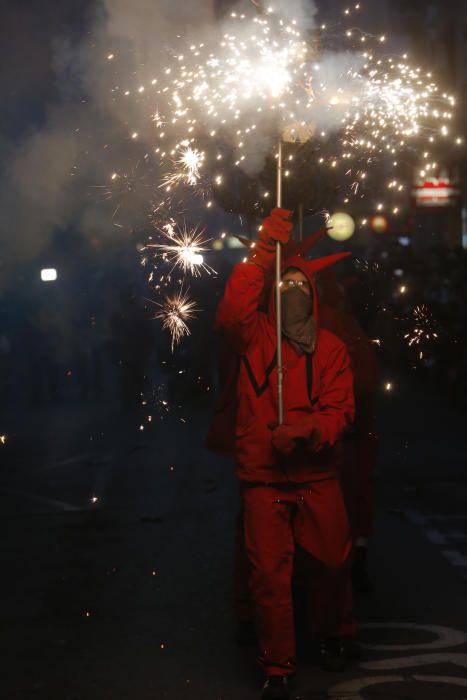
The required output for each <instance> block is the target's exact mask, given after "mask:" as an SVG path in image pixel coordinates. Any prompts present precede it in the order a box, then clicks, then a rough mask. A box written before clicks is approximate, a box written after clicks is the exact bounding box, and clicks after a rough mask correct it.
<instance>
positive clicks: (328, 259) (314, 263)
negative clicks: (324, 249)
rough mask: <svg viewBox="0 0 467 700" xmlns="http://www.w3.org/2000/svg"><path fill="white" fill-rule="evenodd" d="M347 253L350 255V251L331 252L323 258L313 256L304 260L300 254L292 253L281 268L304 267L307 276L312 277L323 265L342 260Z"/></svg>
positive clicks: (301, 268)
mask: <svg viewBox="0 0 467 700" xmlns="http://www.w3.org/2000/svg"><path fill="white" fill-rule="evenodd" d="M349 255H351V253H350V252H346V253H333V254H332V255H326V256H325V257H323V258H315V259H314V260H305V259H304V258H303V257H302V256H301V255H293V256H291V257H287V258H285V259H284V262H283V263H282V269H283V270H286V269H287V268H289V267H296V268H298V269H299V270H303V269H305V270H306V271H307V273H308V275H309V277H312V276H313V275H315V274H316V273H317V272H319V271H320V270H323V269H324V268H325V267H329V265H334V263H336V262H338V261H339V260H342V259H343V258H347V257H348V256H349Z"/></svg>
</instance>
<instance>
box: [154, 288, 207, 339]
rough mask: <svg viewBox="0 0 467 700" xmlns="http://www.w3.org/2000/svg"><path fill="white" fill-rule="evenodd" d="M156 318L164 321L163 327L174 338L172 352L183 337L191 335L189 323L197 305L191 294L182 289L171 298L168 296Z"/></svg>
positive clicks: (160, 305)
mask: <svg viewBox="0 0 467 700" xmlns="http://www.w3.org/2000/svg"><path fill="white" fill-rule="evenodd" d="M157 306H159V307H160V309H161V310H160V311H158V312H157V313H156V314H155V316H154V318H158V319H160V320H161V321H162V327H163V328H164V329H166V330H168V331H169V332H170V334H171V336H172V351H173V350H174V348H175V346H176V345H178V344H179V343H180V341H181V340H182V338H183V337H185V336H188V335H190V329H189V327H188V324H187V321H189V320H191V319H192V318H193V317H194V316H195V314H196V311H197V308H196V303H195V302H194V301H192V300H191V299H190V297H189V293H188V292H187V291H184V290H183V289H180V290H179V291H178V292H176V293H175V294H173V295H171V296H167V297H166V298H165V300H164V302H163V303H162V304H157Z"/></svg>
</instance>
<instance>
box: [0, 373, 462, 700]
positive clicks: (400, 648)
mask: <svg viewBox="0 0 467 700" xmlns="http://www.w3.org/2000/svg"><path fill="white" fill-rule="evenodd" d="M189 413H190V415H192V416H194V417H192V418H191V419H190V420H189V421H188V422H186V423H183V422H181V421H180V420H179V419H177V418H176V417H175V416H174V417H169V418H168V419H167V420H165V421H164V422H159V421H156V422H155V423H154V425H153V427H152V428H151V430H150V431H145V432H144V433H141V432H139V429H138V427H139V422H138V419H137V418H125V417H122V416H117V415H115V416H114V415H113V412H112V409H111V408H110V407H108V406H98V407H94V408H93V409H92V410H91V409H89V408H86V407H84V408H83V409H81V410H78V409H76V408H74V409H72V410H71V409H70V410H64V409H60V410H56V411H49V412H42V413H41V414H40V415H37V416H36V417H34V420H31V421H30V422H29V424H28V425H26V426H22V428H21V430H20V429H18V430H17V432H16V435H13V436H12V437H11V439H10V442H9V444H8V445H7V446H6V448H4V449H3V452H1V453H0V459H1V460H2V462H1V467H0V470H1V474H0V479H1V481H0V496H1V498H2V511H1V522H2V527H1V539H0V547H1V553H2V564H3V566H2V583H3V592H2V597H1V628H2V632H1V649H0V651H1V660H2V664H1V667H2V674H1V686H0V687H1V698H2V700H3V699H4V700H46V699H48V700H49V699H51V700H58V699H62V698H63V699H65V700H185V698H186V699H187V700H189V699H193V700H195V699H196V700H197V699H198V698H199V699H200V700H201V699H202V700H234V699H235V700H237V699H238V698H240V699H241V700H250V699H251V700H253V699H254V698H258V697H259V687H260V681H261V678H260V676H259V675H258V672H257V670H256V667H255V663H254V658H253V656H254V655H253V652H252V651H251V650H249V649H246V650H245V649H243V650H241V649H238V648H237V647H236V646H235V644H234V641H233V636H234V619H233V614H232V606H231V599H232V563H233V562H232V550H233V526H234V520H235V516H236V511H237V505H238V502H237V487H236V483H235V479H234V476H233V473H232V465H231V464H230V463H229V462H226V461H220V460H218V459H215V458H213V457H212V456H211V455H210V454H208V453H207V452H205V451H204V450H203V448H202V447H201V442H202V434H203V431H204V428H205V424H206V413H205V411H204V410H194V409H192V410H191V411H190V412H189ZM380 414H381V415H380V426H381V430H382V436H383V438H382V445H381V459H380V465H379V469H378V475H377V479H376V489H377V495H378V517H377V524H376V533H375V536H374V538H373V541H372V544H371V558H370V568H371V573H372V576H373V579H374V583H375V588H376V590H375V593H374V594H373V595H372V596H371V597H367V598H361V599H359V600H358V601H357V609H358V615H359V618H360V620H361V622H362V630H361V640H362V642H363V643H364V644H365V645H366V647H365V653H364V656H363V657H362V659H361V660H359V661H358V662H356V663H354V664H353V665H351V666H350V667H349V669H348V671H346V672H345V673H343V674H326V673H323V672H321V671H320V670H319V669H318V668H317V667H316V666H315V665H313V660H312V657H311V654H310V658H309V660H308V662H307V660H306V658H305V659H304V660H303V661H302V662H301V666H300V669H299V673H298V676H297V680H296V688H295V691H294V695H295V697H296V698H302V699H303V700H311V698H337V699H342V700H343V699H344V698H346V699H347V700H349V699H351V700H358V698H378V699H383V698H384V700H392V699H393V698H394V699H395V698H397V699H400V700H402V699H404V700H411V699H412V698H417V699H418V698H423V699H424V700H426V699H428V700H431V699H432V698H433V699H436V700H461V699H465V698H467V596H466V591H467V471H466V466H467V460H466V455H467V449H466V441H465V437H464V432H465V417H462V416H460V415H456V414H455V413H452V412H451V411H450V410H449V408H448V406H447V405H446V403H445V401H444V399H443V398H442V397H439V396H437V395H436V393H434V392H431V391H429V390H428V389H426V388H424V387H423V386H422V385H408V384H405V383H404V382H399V383H397V382H396V383H395V386H394V390H393V391H392V392H391V393H390V394H386V395H382V396H381V401H380Z"/></svg>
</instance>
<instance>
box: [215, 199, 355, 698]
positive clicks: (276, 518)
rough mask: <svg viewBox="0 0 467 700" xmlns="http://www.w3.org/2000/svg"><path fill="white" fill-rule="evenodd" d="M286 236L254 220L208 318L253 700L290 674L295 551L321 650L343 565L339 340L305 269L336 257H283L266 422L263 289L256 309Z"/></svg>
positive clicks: (285, 226)
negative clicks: (240, 564)
mask: <svg viewBox="0 0 467 700" xmlns="http://www.w3.org/2000/svg"><path fill="white" fill-rule="evenodd" d="M291 228H292V224H291V222H290V212H287V211H286V210H283V209H274V210H273V212H272V213H271V215H270V216H269V217H267V218H266V219H265V221H264V222H263V226H262V229H261V232H260V238H259V241H258V243H257V244H256V246H255V247H254V248H253V249H252V252H251V255H250V258H249V260H248V261H247V262H245V263H240V264H239V265H237V266H236V267H235V268H234V270H233V272H232V275H231V277H230V279H229V281H228V283H227V287H226V291H225V295H224V298H223V300H222V302H221V304H220V307H219V310H218V315H217V321H216V323H217V328H218V330H219V331H220V332H221V334H222V335H223V337H224V340H225V341H226V342H227V343H228V345H229V346H230V347H231V348H232V350H234V352H235V354H236V356H237V358H238V366H237V371H236V374H235V376H236V387H235V398H236V402H235V403H236V405H235V441H234V452H235V459H236V474H237V476H238V478H239V480H240V483H241V492H242V502H243V515H244V517H243V521H244V537H245V547H246V552H247V556H248V564H249V575H250V593H251V602H252V607H253V614H254V619H255V626H256V634H257V639H258V645H259V663H260V665H261V667H262V669H263V671H264V673H265V676H266V680H265V683H264V686H263V691H262V697H263V699H264V700H271V699H274V698H275V699H276V700H281V699H284V700H285V699H286V698H288V697H289V691H288V680H287V679H288V677H289V676H290V675H291V674H292V673H294V671H295V665H296V662H295V631H294V622H293V604H292V592H291V580H292V568H293V557H294V550H295V546H296V545H299V546H300V547H301V549H303V550H304V551H306V552H307V553H308V555H309V560H310V568H312V569H313V574H314V578H315V579H316V580H319V581H320V582H321V583H320V589H321V590H323V585H322V584H323V581H326V580H329V586H328V587H327V592H328V600H327V601H324V600H323V599H322V597H321V599H320V601H319V602H320V609H319V610H318V609H316V607H315V609H311V611H310V614H311V615H312V618H313V620H314V624H315V625H316V626H317V627H318V629H319V630H320V632H321V634H322V636H323V637H324V638H325V640H326V642H327V643H334V642H335V636H336V633H337V630H338V627H339V623H340V620H339V619H338V614H336V611H338V610H339V609H340V603H339V601H337V600H335V598H334V593H335V591H334V590H333V585H334V582H335V581H336V578H337V577H336V576H335V571H336V570H337V569H339V568H340V567H344V566H345V563H346V560H347V558H348V555H349V552H350V549H351V537H350V528H349V523H348V519H347V514H346V511H345V506H344V503H343V498H342V493H341V489H340V485H339V480H338V476H337V464H338V458H337V455H336V445H337V443H338V442H339V439H340V438H341V436H342V434H343V433H344V431H345V430H346V429H347V428H348V427H349V425H350V424H351V423H352V421H353V416H354V398H353V377H352V372H351V369H350V363H349V357H348V354H347V351H346V349H345V346H344V344H343V343H342V342H341V341H340V340H339V339H338V338H337V337H336V336H334V335H333V334H332V333H330V332H328V331H326V330H323V329H321V328H320V326H319V319H318V313H317V312H318V302H317V292H316V286H315V280H314V274H315V273H316V272H317V270H319V269H321V268H323V267H325V266H326V265H328V264H331V263H332V262H334V261H336V260H338V259H340V258H341V257H343V255H342V254H338V255H334V256H328V258H325V259H320V260H313V261H306V260H305V259H304V258H303V257H301V256H299V255H295V256H292V257H288V258H286V259H285V260H284V265H283V274H282V282H281V294H282V297H281V299H282V325H283V337H282V338H281V343H282V352H283V368H284V422H283V424H282V425H278V424H277V415H278V390H277V361H276V353H277V338H276V322H275V315H276V311H275V300H274V290H273V291H272V293H271V298H270V303H269V308H268V310H267V312H262V311H259V310H258V305H259V302H260V299H261V295H262V293H263V289H264V285H265V279H266V278H267V277H268V276H269V273H270V271H271V270H272V269H273V268H274V264H275V251H276V242H277V241H280V242H281V243H284V244H285V243H287V241H288V239H289V236H290V232H291ZM221 412H222V400H221Z"/></svg>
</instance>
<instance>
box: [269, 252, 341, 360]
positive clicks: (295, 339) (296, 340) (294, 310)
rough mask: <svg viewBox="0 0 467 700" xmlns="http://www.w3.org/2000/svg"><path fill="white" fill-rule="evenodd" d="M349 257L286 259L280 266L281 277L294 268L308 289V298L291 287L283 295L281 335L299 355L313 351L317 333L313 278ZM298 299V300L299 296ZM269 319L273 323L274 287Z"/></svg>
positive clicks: (315, 294) (297, 257)
mask: <svg viewBox="0 0 467 700" xmlns="http://www.w3.org/2000/svg"><path fill="white" fill-rule="evenodd" d="M348 255H350V253H334V254H333V255H327V256H325V257H323V258H315V259H314V260H305V258H303V257H302V256H301V255H292V256H290V257H286V258H285V259H284V261H283V263H282V268H281V269H282V274H284V273H285V272H286V271H287V270H289V269H291V268H293V269H295V270H300V272H301V273H302V274H303V275H305V277H306V278H307V280H308V283H309V285H310V290H311V296H308V295H306V294H304V293H303V292H302V291H301V290H300V289H297V288H296V287H293V288H292V289H291V290H287V291H285V292H283V293H282V297H281V300H282V304H281V305H282V307H283V308H282V322H283V329H282V332H283V334H284V335H285V336H286V338H288V340H289V341H290V343H291V344H292V345H293V347H294V348H295V350H296V351H297V352H298V354H299V355H301V354H303V352H310V353H312V352H313V351H314V349H315V347H316V329H317V327H318V325H319V318H318V292H317V289H316V280H315V274H316V273H317V272H319V270H323V269H324V268H326V267H328V266H329V265H332V264H334V263H335V262H337V261H338V260H342V259H343V258H346V257H347V256H348ZM299 295H300V296H299ZM269 317H270V318H271V320H273V321H275V318H276V303H275V286H274V285H273V286H272V289H271V295H270V300H269Z"/></svg>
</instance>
